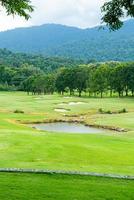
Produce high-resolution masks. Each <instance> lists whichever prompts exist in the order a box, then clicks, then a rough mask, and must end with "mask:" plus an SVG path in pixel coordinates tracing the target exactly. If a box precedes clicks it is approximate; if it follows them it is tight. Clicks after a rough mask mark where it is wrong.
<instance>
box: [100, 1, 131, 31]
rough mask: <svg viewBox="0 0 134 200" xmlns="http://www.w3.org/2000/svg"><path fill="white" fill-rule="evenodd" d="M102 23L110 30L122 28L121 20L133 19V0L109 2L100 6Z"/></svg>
mask: <svg viewBox="0 0 134 200" xmlns="http://www.w3.org/2000/svg"><path fill="white" fill-rule="evenodd" d="M102 13H103V17H102V22H105V23H106V25H107V26H108V27H109V28H110V30H117V29H119V28H121V27H122V25H123V22H122V21H121V18H123V17H125V16H130V17H134V0H110V1H108V2H106V3H105V4H104V5H103V6H102Z"/></svg>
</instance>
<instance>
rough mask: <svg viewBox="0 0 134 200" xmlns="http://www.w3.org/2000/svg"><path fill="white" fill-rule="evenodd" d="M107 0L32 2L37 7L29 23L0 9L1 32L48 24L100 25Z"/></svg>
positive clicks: (43, 0) (84, 26) (40, 0)
mask: <svg viewBox="0 0 134 200" xmlns="http://www.w3.org/2000/svg"><path fill="white" fill-rule="evenodd" d="M104 2H105V0H31V3H32V5H33V6H34V7H35V10H34V12H33V13H32V14H31V19H30V20H29V21H26V20H24V19H23V18H20V17H18V16H15V17H13V16H7V15H6V12H5V10H4V9H3V8H1V7H0V31H4V30H9V29H13V28H16V27H28V26H35V25H41V24H46V23H56V24H64V25H69V26H75V27H80V28H88V27H93V26H96V25H99V24H100V22H101V10H100V8H101V6H102V5H103V3H104Z"/></svg>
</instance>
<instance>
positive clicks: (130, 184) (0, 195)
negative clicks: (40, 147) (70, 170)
mask: <svg viewBox="0 0 134 200" xmlns="http://www.w3.org/2000/svg"><path fill="white" fill-rule="evenodd" d="M133 189H134V181H131V180H118V179H110V178H97V177H85V176H78V175H76V176H75V175H72V176H69V175H42V174H5V173H0V199H2V200H29V199H30V200H63V199H64V200H89V199H91V200H133V197H134V196H133Z"/></svg>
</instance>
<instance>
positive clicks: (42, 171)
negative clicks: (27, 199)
mask: <svg viewBox="0 0 134 200" xmlns="http://www.w3.org/2000/svg"><path fill="white" fill-rule="evenodd" d="M0 172H8V173H10V172H11V173H36V174H64V175H82V176H95V177H107V178H117V179H128V180H134V176H128V175H117V174H105V173H93V172H79V171H62V170H38V169H21V168H0Z"/></svg>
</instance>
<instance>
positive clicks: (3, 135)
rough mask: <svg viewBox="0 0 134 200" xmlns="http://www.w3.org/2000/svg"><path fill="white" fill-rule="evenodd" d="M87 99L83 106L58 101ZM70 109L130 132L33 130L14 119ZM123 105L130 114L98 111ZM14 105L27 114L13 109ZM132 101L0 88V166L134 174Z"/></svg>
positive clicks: (54, 115) (92, 120)
mask: <svg viewBox="0 0 134 200" xmlns="http://www.w3.org/2000/svg"><path fill="white" fill-rule="evenodd" d="M70 101H85V102H86V104H83V105H77V106H76V105H75V106H69V105H64V106H61V105H57V104H59V103H62V102H70ZM56 107H63V108H69V109H71V111H70V112H69V114H83V113H85V114H86V118H85V121H86V122H88V123H96V124H103V125H114V126H117V127H123V128H127V129H129V131H128V132H127V133H123V134H122V133H121V134H119V133H114V132H109V131H106V130H105V131H104V134H90V135H82V134H79V135H76V134H75V135H73V134H68V135H67V134H58V133H53V134H52V133H48V132H41V131H36V130H33V129H32V128H29V127H27V126H24V125H22V124H19V123H16V120H21V121H42V120H46V119H51V118H52V119H58V118H63V116H62V114H63V113H62V114H60V113H56V112H54V108H56ZM99 108H103V109H105V110H112V111H113V110H114V111H115V110H120V109H122V108H126V109H127V110H128V111H129V112H128V113H126V114H116V115H100V114H98V112H97V111H98V109H99ZM16 109H20V110H24V111H25V114H14V113H13V111H14V110H16ZM133 119H134V100H133V99H132V98H127V99H126V98H123V99H118V98H105V99H88V98H83V99H82V98H81V99H79V98H71V99H70V98H63V97H59V96H56V95H55V96H44V97H43V98H39V97H37V96H36V97H35V96H27V95H26V94H24V93H0V167H23V168H44V169H46V168H47V169H63V170H80V171H92V172H105V173H120V174H131V175H132V174H134V158H133V155H134V148H133V147H134V123H133Z"/></svg>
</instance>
